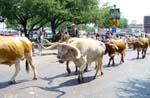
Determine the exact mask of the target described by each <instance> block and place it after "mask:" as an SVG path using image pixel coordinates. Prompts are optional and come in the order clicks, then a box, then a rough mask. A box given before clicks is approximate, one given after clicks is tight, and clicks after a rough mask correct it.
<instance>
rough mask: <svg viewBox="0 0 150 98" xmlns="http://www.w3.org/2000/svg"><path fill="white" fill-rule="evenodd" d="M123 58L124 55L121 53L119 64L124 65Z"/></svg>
mask: <svg viewBox="0 0 150 98" xmlns="http://www.w3.org/2000/svg"><path fill="white" fill-rule="evenodd" d="M124 57H125V53H124V52H123V53H121V60H120V64H122V63H124Z"/></svg>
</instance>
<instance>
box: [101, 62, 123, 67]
mask: <svg viewBox="0 0 150 98" xmlns="http://www.w3.org/2000/svg"><path fill="white" fill-rule="evenodd" d="M120 65H122V64H119V63H118V64H110V65H109V66H108V64H104V65H103V66H104V68H111V67H118V66H120Z"/></svg>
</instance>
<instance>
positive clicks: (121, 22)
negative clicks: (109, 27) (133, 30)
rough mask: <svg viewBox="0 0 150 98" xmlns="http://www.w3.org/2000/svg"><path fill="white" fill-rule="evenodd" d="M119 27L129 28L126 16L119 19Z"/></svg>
mask: <svg viewBox="0 0 150 98" xmlns="http://www.w3.org/2000/svg"><path fill="white" fill-rule="evenodd" d="M118 27H119V28H127V27H128V20H127V19H126V18H124V17H123V18H120V20H118Z"/></svg>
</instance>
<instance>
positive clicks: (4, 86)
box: [0, 80, 30, 89]
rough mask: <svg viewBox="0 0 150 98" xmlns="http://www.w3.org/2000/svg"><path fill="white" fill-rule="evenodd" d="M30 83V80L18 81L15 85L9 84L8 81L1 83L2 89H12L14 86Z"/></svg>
mask: <svg viewBox="0 0 150 98" xmlns="http://www.w3.org/2000/svg"><path fill="white" fill-rule="evenodd" d="M28 81H30V80H18V81H16V83H14V84H9V83H8V81H6V82H0V89H3V88H7V87H10V86H13V85H17V84H20V83H24V82H28Z"/></svg>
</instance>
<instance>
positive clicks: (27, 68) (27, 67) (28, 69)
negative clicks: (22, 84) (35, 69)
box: [26, 60, 30, 72]
mask: <svg viewBox="0 0 150 98" xmlns="http://www.w3.org/2000/svg"><path fill="white" fill-rule="evenodd" d="M26 71H27V72H29V71H30V68H29V62H28V61H27V60H26Z"/></svg>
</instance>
